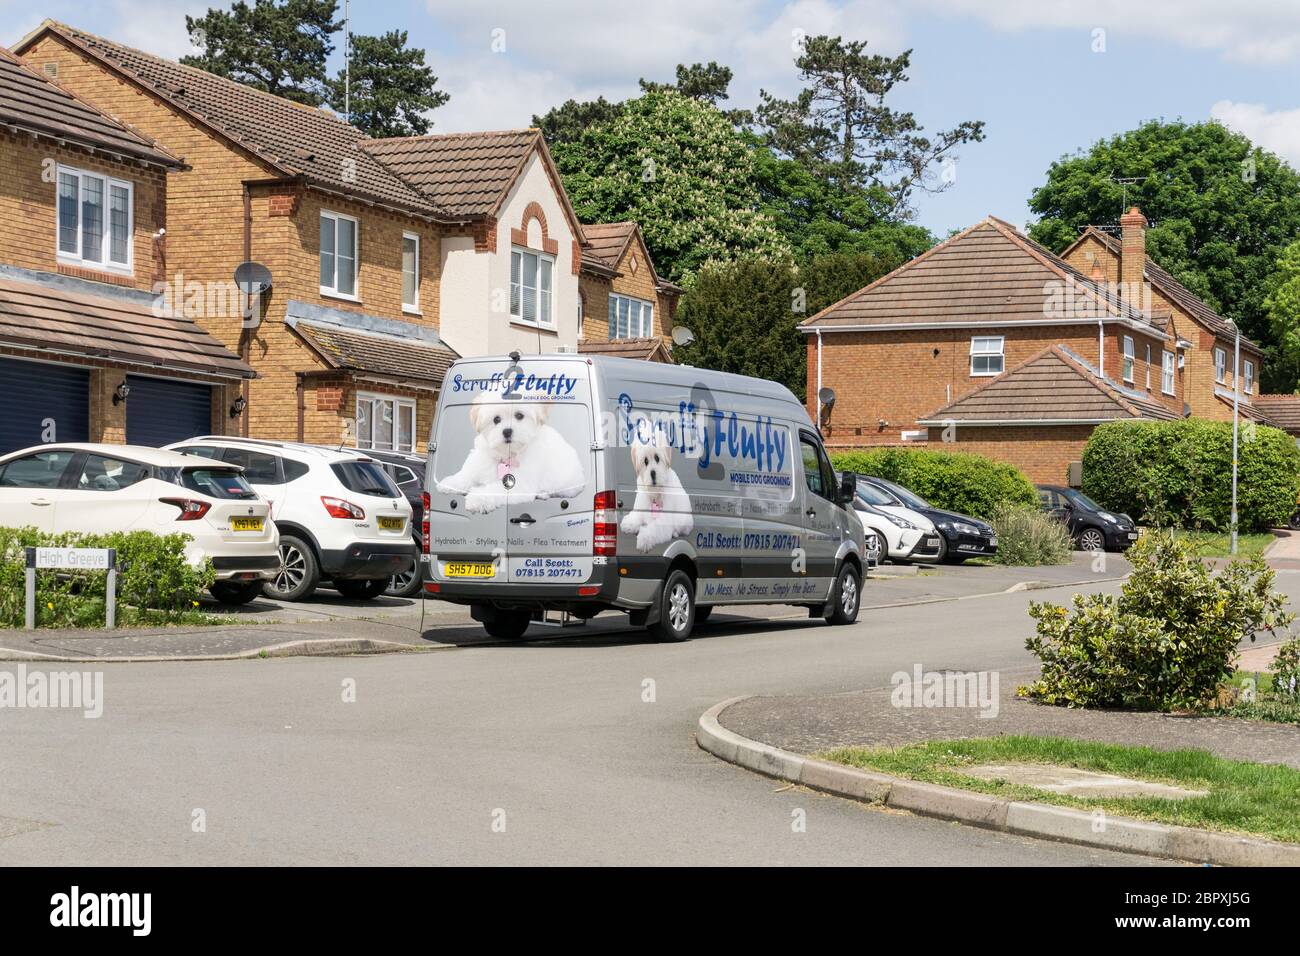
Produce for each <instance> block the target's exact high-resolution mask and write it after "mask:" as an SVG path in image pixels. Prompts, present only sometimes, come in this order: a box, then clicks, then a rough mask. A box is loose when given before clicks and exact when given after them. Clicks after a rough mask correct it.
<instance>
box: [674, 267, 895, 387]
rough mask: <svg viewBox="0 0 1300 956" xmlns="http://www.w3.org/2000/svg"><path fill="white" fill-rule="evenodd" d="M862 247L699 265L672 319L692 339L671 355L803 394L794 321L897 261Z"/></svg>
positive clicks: (800, 340) (803, 369)
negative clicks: (803, 257)
mask: <svg viewBox="0 0 1300 956" xmlns="http://www.w3.org/2000/svg"><path fill="white" fill-rule="evenodd" d="M902 261H903V260H902V259H900V258H898V257H894V256H881V255H876V254H873V253H869V252H857V253H836V254H831V255H826V256H817V257H815V258H813V259H810V260H809V261H807V262H805V263H803V264H802V265H798V266H796V265H795V264H794V263H792V262H789V261H778V260H772V259H743V260H740V261H737V262H730V263H716V264H712V265H709V266H706V267H705V268H703V269H701V270H700V272H699V274H698V275H697V276H696V277H695V281H694V282H693V283H692V285H691V288H690V290H689V291H688V292H687V293H686V294H685V295H684V296H682V300H681V304H680V306H679V307H678V310H677V315H676V317H675V319H674V321H675V323H676V324H677V325H684V326H686V327H687V328H689V329H690V330H691V331H692V332H694V333H695V341H694V342H693V343H692V344H690V345H688V346H680V347H678V348H677V349H675V350H674V352H673V355H674V357H675V358H676V359H678V360H679V361H682V362H686V363H689V364H691V365H696V366H700V367H703V368H714V369H719V370H721V371H724V372H737V373H739V374H741V375H756V376H758V377H760V378H767V379H771V380H772V381H774V382H780V383H781V384H783V385H785V386H786V387H787V388H789V389H790V391H792V392H794V393H795V395H798V396H800V397H802V396H803V394H804V383H805V381H806V378H807V358H806V356H807V352H806V350H805V344H806V336H805V335H804V334H803V333H802V332H800V331H799V323H801V322H802V321H803V320H804V319H806V318H808V317H809V316H810V315H813V314H814V313H816V312H818V311H820V310H821V309H823V308H825V307H826V306H828V305H830V304H832V303H834V302H838V301H839V300H840V299H842V298H844V297H845V296H846V295H849V294H850V293H852V292H854V291H856V290H858V289H860V288H862V287H863V286H865V285H867V284H868V283H870V282H872V281H873V280H875V279H877V278H879V277H880V276H882V275H884V274H885V273H886V272H889V271H890V270H891V269H893V268H895V267H896V266H898V265H900V264H901V262H902Z"/></svg>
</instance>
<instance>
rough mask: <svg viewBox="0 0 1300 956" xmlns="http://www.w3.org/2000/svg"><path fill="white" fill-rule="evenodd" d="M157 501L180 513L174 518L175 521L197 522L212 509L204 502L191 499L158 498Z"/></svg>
mask: <svg viewBox="0 0 1300 956" xmlns="http://www.w3.org/2000/svg"><path fill="white" fill-rule="evenodd" d="M158 500H159V501H161V502H162V503H163V504H165V505H172V506H173V507H176V508H179V509H180V511H181V513H180V514H178V515H177V516H176V520H177V521H198V520H199V519H200V518H202V517H203V516H204V515H205V514H207V513H208V509H210V508H211V507H212V505H211V504H209V503H208V502H206V501H195V500H194V499H193V498H159V499H158Z"/></svg>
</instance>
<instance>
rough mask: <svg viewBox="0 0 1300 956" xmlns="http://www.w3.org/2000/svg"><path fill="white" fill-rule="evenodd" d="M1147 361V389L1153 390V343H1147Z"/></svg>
mask: <svg viewBox="0 0 1300 956" xmlns="http://www.w3.org/2000/svg"><path fill="white" fill-rule="evenodd" d="M1146 362H1147V386H1146V388H1147V391H1148V392H1149V391H1151V343H1150V342H1148V343H1147V344H1146Z"/></svg>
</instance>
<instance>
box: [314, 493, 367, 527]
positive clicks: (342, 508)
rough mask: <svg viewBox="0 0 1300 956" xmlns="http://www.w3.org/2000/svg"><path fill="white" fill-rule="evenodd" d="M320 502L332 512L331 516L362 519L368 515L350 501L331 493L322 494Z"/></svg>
mask: <svg viewBox="0 0 1300 956" xmlns="http://www.w3.org/2000/svg"><path fill="white" fill-rule="evenodd" d="M320 503H321V504H323V505H324V506H325V510H326V511H328V512H329V513H330V517H331V518H352V519H354V520H356V521H360V520H361V519H362V518H364V517H365V516H366V513H365V512H364V511H362V510H361V509H360V508H358V507H357V506H356V505H354V504H353V503H352V502H350V501H344V500H343V499H342V498H331V497H329V495H321V498H320Z"/></svg>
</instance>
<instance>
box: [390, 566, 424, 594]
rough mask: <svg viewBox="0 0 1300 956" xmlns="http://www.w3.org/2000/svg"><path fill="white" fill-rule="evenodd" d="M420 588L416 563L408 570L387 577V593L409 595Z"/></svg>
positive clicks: (418, 570)
mask: <svg viewBox="0 0 1300 956" xmlns="http://www.w3.org/2000/svg"><path fill="white" fill-rule="evenodd" d="M419 590H420V567H419V564H418V563H417V564H416V565H415V566H414V567H412V568H411V569H410V570H409V571H401V572H399V573H397V574H394V575H393V576H392V577H391V578H389V579H388V588H387V593H388V594H391V595H394V596H395V597H410V596H411V595H413V594H416V593H417V592H419Z"/></svg>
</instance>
